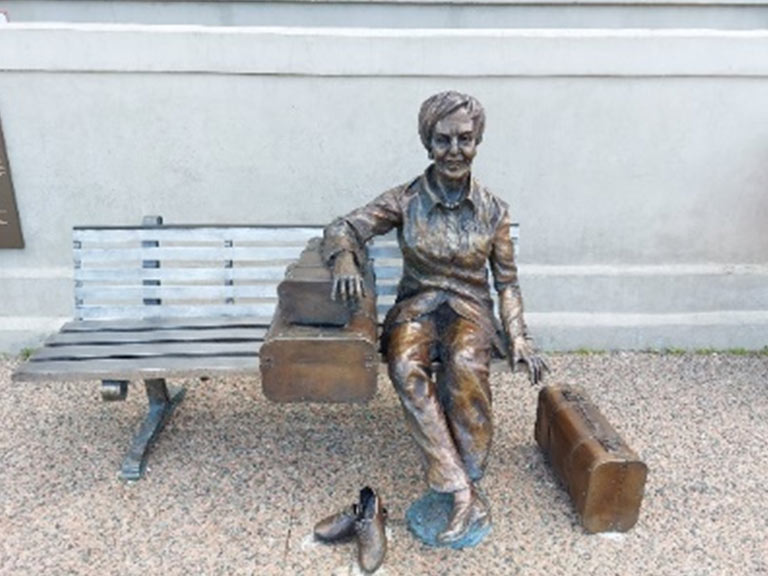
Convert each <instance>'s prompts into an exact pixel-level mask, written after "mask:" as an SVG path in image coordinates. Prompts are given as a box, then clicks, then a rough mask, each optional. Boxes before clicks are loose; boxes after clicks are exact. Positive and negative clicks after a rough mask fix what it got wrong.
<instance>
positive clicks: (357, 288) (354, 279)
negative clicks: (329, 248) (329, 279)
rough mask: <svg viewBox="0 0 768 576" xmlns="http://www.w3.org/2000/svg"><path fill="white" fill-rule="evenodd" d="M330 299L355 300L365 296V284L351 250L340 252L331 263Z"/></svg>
mask: <svg viewBox="0 0 768 576" xmlns="http://www.w3.org/2000/svg"><path fill="white" fill-rule="evenodd" d="M332 274H333V284H332V286H331V300H336V298H337V297H338V298H340V299H341V300H344V301H347V300H351V301H356V300H358V299H360V298H365V284H364V283H363V276H362V274H360V269H359V268H358V267H357V264H356V263H355V259H354V257H353V256H352V253H351V252H340V253H339V254H338V255H337V256H336V258H335V260H334V263H333V271H332Z"/></svg>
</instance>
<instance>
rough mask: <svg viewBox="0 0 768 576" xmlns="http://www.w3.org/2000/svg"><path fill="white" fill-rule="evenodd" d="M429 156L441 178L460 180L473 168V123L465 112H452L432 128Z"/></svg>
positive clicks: (461, 109)
mask: <svg viewBox="0 0 768 576" xmlns="http://www.w3.org/2000/svg"><path fill="white" fill-rule="evenodd" d="M431 144H432V150H431V156H432V159H433V160H434V162H435V169H436V170H437V172H438V174H439V175H440V176H442V177H443V178H447V179H449V180H463V179H464V178H466V177H467V176H468V175H469V173H470V170H471V168H472V160H473V158H474V157H475V155H476V154H477V142H476V141H475V131H474V124H473V122H472V119H471V118H470V117H469V115H468V114H467V111H466V110H465V109H464V108H459V109H458V110H455V111H454V112H452V113H451V114H449V115H448V116H446V117H445V118H443V119H442V120H440V121H439V122H438V123H437V124H436V125H435V130H434V131H433V132H432V142H431Z"/></svg>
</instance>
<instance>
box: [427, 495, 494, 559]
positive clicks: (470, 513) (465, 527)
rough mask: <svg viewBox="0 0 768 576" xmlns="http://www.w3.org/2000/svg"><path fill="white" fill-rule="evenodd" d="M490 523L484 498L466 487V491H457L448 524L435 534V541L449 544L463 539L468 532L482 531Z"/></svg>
mask: <svg viewBox="0 0 768 576" xmlns="http://www.w3.org/2000/svg"><path fill="white" fill-rule="evenodd" d="M490 523H491V511H490V508H489V507H488V503H487V502H486V500H485V498H483V497H481V496H480V495H479V494H478V493H477V492H475V490H474V489H473V488H469V489H467V493H464V492H457V493H456V494H455V495H454V502H453V511H452V512H451V518H450V520H449V522H448V526H446V528H445V530H443V531H442V532H440V534H438V535H437V541H438V542H439V543H440V544H442V545H446V546H450V545H451V544H454V543H455V542H460V541H461V540H463V539H465V538H466V537H467V535H469V534H470V533H478V532H482V531H483V530H484V529H485V528H486V527H488V526H489V525H490Z"/></svg>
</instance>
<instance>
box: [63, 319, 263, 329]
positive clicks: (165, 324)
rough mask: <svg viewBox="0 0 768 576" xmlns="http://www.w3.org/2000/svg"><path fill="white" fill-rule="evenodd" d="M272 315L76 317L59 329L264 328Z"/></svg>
mask: <svg viewBox="0 0 768 576" xmlns="http://www.w3.org/2000/svg"><path fill="white" fill-rule="evenodd" d="M271 321H272V317H271V316H248V315H243V316H234V317H228V316H220V317H218V318H211V317H202V318H194V317H192V318H144V319H136V318H126V319H121V320H75V321H72V322H67V323H66V324H64V326H62V327H61V330H60V331H61V332H64V333H67V332H134V331H153V330H175V329H190V330H200V331H201V332H202V331H204V330H216V329H230V328H264V327H268V326H269V324H270V322H271Z"/></svg>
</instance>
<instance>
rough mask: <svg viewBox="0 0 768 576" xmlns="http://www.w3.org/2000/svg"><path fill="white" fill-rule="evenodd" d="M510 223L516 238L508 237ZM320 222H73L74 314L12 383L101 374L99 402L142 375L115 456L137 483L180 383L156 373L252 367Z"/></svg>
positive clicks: (390, 291)
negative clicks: (130, 427) (133, 413)
mask: <svg viewBox="0 0 768 576" xmlns="http://www.w3.org/2000/svg"><path fill="white" fill-rule="evenodd" d="M516 233H517V227H516V226H515V227H514V234H515V236H516V235H517V234H516ZM321 234H322V228H321V227H320V226H306V225H301V226H278V225H250V226H245V225H242V226H241V225H234V226H230V225H163V223H162V218H160V217H147V218H145V219H144V222H143V223H142V225H141V226H107V227H76V228H74V230H73V258H74V281H75V289H74V295H75V307H74V310H75V314H74V320H73V321H71V322H68V323H66V324H65V325H64V326H63V327H62V328H61V329H60V331H59V332H58V333H56V334H54V335H52V336H51V337H50V338H48V339H47V340H46V341H45V343H44V345H43V347H42V348H41V349H39V350H37V351H36V352H35V353H34V354H33V355H32V356H31V357H30V358H29V361H28V362H26V363H24V364H22V365H21V366H20V367H19V368H18V369H17V370H16V372H15V373H14V374H13V379H14V380H15V381H77V382H82V381H91V380H96V381H101V395H102V398H103V399H104V400H106V401H117V400H124V399H125V398H126V396H127V392H128V384H129V383H130V382H131V381H138V380H143V381H144V386H145V389H146V394H147V398H148V401H149V409H148V413H147V415H146V418H145V419H144V420H143V422H142V423H141V425H140V426H139V429H138V431H137V432H136V434H135V436H134V438H133V442H132V444H131V447H130V449H129V451H128V453H127V454H126V455H125V457H124V460H123V464H122V467H121V470H120V475H121V477H122V478H123V479H127V480H136V479H138V478H140V477H141V476H142V474H143V472H144V468H145V465H146V458H147V454H148V451H149V449H150V447H151V445H152V442H153V441H154V440H155V439H156V437H157V435H158V434H159V432H160V431H161V430H162V428H163V426H164V424H165V423H166V421H167V420H168V418H169V417H170V415H171V413H172V412H173V410H174V408H175V407H176V406H177V405H178V404H179V402H181V400H182V398H183V396H184V390H183V389H181V388H176V387H173V386H169V385H168V384H167V382H166V379H169V378H186V377H215V376H233V375H256V374H258V371H259V349H260V347H261V345H262V343H263V342H264V337H265V335H266V334H267V331H268V329H269V327H270V323H271V322H272V319H273V316H274V313H275V310H276V307H277V303H278V298H277V286H278V284H279V283H280V281H281V280H282V279H283V277H284V275H285V271H286V267H287V266H288V265H290V264H291V263H292V262H294V261H295V260H296V259H297V258H298V256H299V255H300V254H301V252H302V250H303V249H304V247H305V246H306V244H307V242H308V241H309V240H310V239H311V238H313V237H317V236H320V235H321ZM370 256H371V258H372V259H373V261H374V270H375V274H376V292H377V297H378V303H377V313H378V316H379V319H382V318H383V316H384V314H385V313H386V310H387V309H388V308H389V307H390V306H391V305H392V303H393V302H394V298H395V295H396V289H397V282H398V281H399V278H400V274H401V268H402V260H401V256H400V253H399V250H398V248H397V243H396V240H395V237H394V235H388V236H385V237H383V238H382V239H377V241H376V242H375V243H373V244H372V245H371V247H370Z"/></svg>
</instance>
